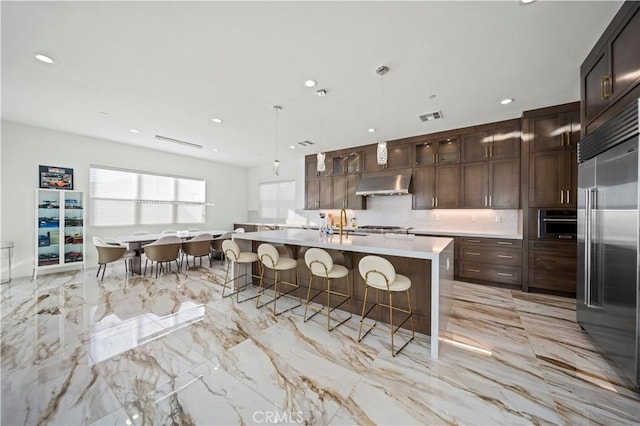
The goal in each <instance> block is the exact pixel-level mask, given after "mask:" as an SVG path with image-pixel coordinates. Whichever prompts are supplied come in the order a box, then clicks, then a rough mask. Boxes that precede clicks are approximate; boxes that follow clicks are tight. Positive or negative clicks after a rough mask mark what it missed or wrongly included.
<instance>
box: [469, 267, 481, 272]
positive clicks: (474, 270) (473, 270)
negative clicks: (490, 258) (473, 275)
mask: <svg viewBox="0 0 640 426" xmlns="http://www.w3.org/2000/svg"><path fill="white" fill-rule="evenodd" d="M467 271H469V272H480V269H472V268H467Z"/></svg>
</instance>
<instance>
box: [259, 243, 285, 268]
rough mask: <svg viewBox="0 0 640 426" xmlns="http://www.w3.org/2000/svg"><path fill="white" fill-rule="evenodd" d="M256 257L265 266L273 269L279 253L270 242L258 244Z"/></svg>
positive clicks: (278, 259) (278, 258)
mask: <svg viewBox="0 0 640 426" xmlns="http://www.w3.org/2000/svg"><path fill="white" fill-rule="evenodd" d="M258 258H259V259H260V262H262V264H263V265H264V266H266V267H267V268H270V269H273V268H274V267H275V265H276V264H277V263H278V261H280V253H278V250H277V249H276V248H275V247H274V246H272V245H271V244H266V243H265V244H260V245H259V246H258Z"/></svg>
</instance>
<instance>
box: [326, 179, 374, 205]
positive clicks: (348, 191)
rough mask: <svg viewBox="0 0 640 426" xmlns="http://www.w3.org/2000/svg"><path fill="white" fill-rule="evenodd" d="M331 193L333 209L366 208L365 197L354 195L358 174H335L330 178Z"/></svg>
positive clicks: (358, 180) (358, 181)
mask: <svg viewBox="0 0 640 426" xmlns="http://www.w3.org/2000/svg"><path fill="white" fill-rule="evenodd" d="M331 179H332V186H333V194H332V200H333V202H332V206H331V208H334V209H354V210H363V209H365V208H366V197H363V196H361V195H356V189H358V183H360V174H358V173H351V174H342V175H335V176H333V177H332V178H331Z"/></svg>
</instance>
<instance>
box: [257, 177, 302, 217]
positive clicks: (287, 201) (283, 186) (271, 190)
mask: <svg viewBox="0 0 640 426" xmlns="http://www.w3.org/2000/svg"><path fill="white" fill-rule="evenodd" d="M295 207H296V182H295V181H293V180H291V181H282V182H266V183H261V184H260V217H261V218H266V219H285V218H286V217H287V215H288V212H289V210H294V209H295Z"/></svg>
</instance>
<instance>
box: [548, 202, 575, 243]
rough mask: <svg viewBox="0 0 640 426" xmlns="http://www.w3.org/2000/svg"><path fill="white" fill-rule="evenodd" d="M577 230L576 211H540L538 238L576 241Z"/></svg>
mask: <svg viewBox="0 0 640 426" xmlns="http://www.w3.org/2000/svg"><path fill="white" fill-rule="evenodd" d="M577 230H578V219H577V216H576V212H575V210H543V209H540V210H538V238H541V239H544V240H558V239H560V240H575V239H576V234H577Z"/></svg>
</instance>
